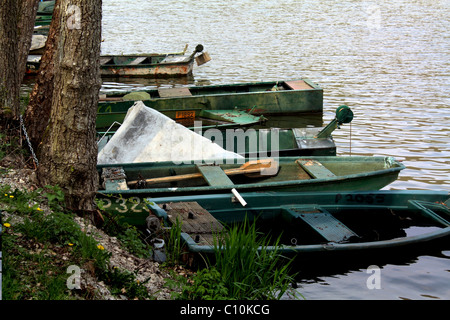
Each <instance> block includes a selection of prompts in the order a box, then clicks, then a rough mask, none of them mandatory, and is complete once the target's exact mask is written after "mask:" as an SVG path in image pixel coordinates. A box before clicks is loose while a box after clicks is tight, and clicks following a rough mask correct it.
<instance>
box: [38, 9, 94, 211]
mask: <svg viewBox="0 0 450 320" xmlns="http://www.w3.org/2000/svg"><path fill="white" fill-rule="evenodd" d="M55 10H56V9H55ZM58 10H59V13H60V17H59V37H58V39H57V42H56V51H55V56H54V59H53V61H54V79H53V82H54V88H53V96H52V105H51V114H50V120H49V123H48V126H47V128H46V130H45V134H44V137H43V144H42V150H41V153H40V155H41V156H40V159H39V160H40V163H39V167H38V171H37V172H38V179H39V181H40V184H41V185H58V186H59V187H61V188H62V190H63V191H64V193H65V198H66V205H67V206H68V207H69V208H72V209H75V210H92V209H94V208H95V206H94V201H93V200H94V197H95V193H96V191H97V189H98V174H97V169H96V164H97V143H96V130H95V121H96V115H97V104H98V93H99V90H100V86H101V78H100V43H101V15H102V14H101V10H102V0H61V1H60V7H59V9H58Z"/></svg>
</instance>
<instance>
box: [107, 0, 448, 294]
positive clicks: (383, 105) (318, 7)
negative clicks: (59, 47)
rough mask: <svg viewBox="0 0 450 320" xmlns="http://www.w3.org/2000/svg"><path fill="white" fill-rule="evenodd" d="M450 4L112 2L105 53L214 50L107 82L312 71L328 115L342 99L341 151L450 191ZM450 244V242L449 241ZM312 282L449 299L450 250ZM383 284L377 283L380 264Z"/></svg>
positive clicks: (126, 85) (206, 80) (321, 290)
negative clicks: (386, 160)
mask: <svg viewBox="0 0 450 320" xmlns="http://www.w3.org/2000/svg"><path fill="white" fill-rule="evenodd" d="M449 7H450V3H449V1H445V0H442V1H438V0H435V1H432V0H422V1H419V0H415V1H406V0H405V1H402V0H397V1H395V0H394V1H386V0H379V1H339V2H337V1H325V0H321V1H318V0H314V1H313V0H303V1H296V0H278V1H258V0H235V1H217V0H208V1H206V0H197V1H195V2H193V1H188V0H177V1H173V0H165V1H160V0H155V1H137V0H129V1H126V2H124V1H119V0H103V31H102V33H103V34H102V37H103V40H104V42H103V43H102V53H103V54H120V53H144V52H177V51H181V50H183V48H184V45H185V44H186V43H188V44H189V48H188V51H192V50H193V49H194V47H195V45H196V44H198V43H201V44H203V45H204V47H205V51H207V52H208V53H209V54H210V56H211V58H212V60H211V61H210V62H208V63H207V64H205V65H202V66H195V67H194V77H193V79H182V80H158V81H155V80H143V79H140V80H126V81H125V80H122V79H121V80H120V82H119V81H118V82H113V81H109V82H105V83H104V85H103V88H102V90H103V91H105V92H107V91H110V90H138V89H142V88H153V87H155V86H172V85H194V84H195V85H202V84H222V83H235V82H253V81H270V80H290V79H297V78H308V79H311V80H313V81H314V82H316V83H318V84H320V85H321V86H322V88H323V89H324V114H323V122H324V123H328V122H329V121H330V120H332V119H333V118H334V114H335V110H336V108H337V107H338V106H339V105H341V104H346V105H348V106H350V108H351V109H352V110H353V112H354V114H355V117H354V120H353V121H352V123H351V124H349V125H343V126H342V128H341V129H340V130H337V131H335V132H334V134H333V136H334V138H335V141H336V144H337V147H338V154H340V155H350V154H351V155H368V156H370V155H387V156H394V157H396V158H397V159H399V160H402V161H403V163H404V164H405V165H406V167H407V169H406V170H404V171H403V172H402V173H401V174H400V177H399V179H398V181H396V182H394V183H392V184H391V185H389V186H388V187H386V189H410V190H412V189H431V190H449V191H450V129H449V124H450V107H449V102H450V98H449V91H450V90H449V89H450V84H449V72H450V68H449V64H450V41H449V40H450V39H449V37H450V31H449V28H448V26H449V19H450V10H449ZM447 242H448V240H447ZM367 263H370V264H365V265H361V264H357V263H356V262H354V261H349V262H348V263H347V265H345V266H343V270H341V269H340V268H339V270H338V268H335V267H334V265H330V266H328V268H327V269H326V271H324V272H323V274H322V275H320V274H315V275H314V276H313V277H312V278H310V279H306V278H305V279H304V280H302V281H300V283H299V285H300V288H299V292H302V293H303V295H304V296H305V298H307V299H449V298H450V291H449V289H448V288H449V286H448V284H449V283H450V272H449V269H450V246H449V245H448V244H446V243H444V244H443V247H442V248H439V249H436V250H431V249H429V250H428V251H427V250H426V251H423V252H422V251H421V252H417V253H412V257H408V258H406V257H405V258H404V259H402V258H400V259H399V257H384V258H383V259H371V260H368V261H367ZM371 264H373V265H377V266H378V267H379V268H381V289H372V290H370V289H368V287H367V279H368V278H369V277H370V274H368V273H367V272H366V271H367V268H368V267H369V265H371Z"/></svg>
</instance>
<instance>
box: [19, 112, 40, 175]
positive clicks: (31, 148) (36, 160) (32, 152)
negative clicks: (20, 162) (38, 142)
mask: <svg viewBox="0 0 450 320" xmlns="http://www.w3.org/2000/svg"><path fill="white" fill-rule="evenodd" d="M20 125H21V126H22V130H23V133H24V134H25V138H26V139H27V142H28V147H29V148H30V151H31V154H32V155H33V159H34V162H36V165H37V166H39V161H38V159H37V157H36V154H35V153H34V150H33V147H32V146H31V142H30V138H29V137H28V133H27V129H26V128H25V124H24V123H23V118H22V115H20Z"/></svg>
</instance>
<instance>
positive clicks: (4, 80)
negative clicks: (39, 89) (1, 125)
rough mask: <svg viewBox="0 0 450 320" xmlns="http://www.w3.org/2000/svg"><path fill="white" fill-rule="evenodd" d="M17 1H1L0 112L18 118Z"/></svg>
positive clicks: (19, 79)
mask: <svg viewBox="0 0 450 320" xmlns="http://www.w3.org/2000/svg"><path fill="white" fill-rule="evenodd" d="M18 17H19V0H2V5H1V6H0V108H1V109H0V112H1V115H2V116H6V117H11V116H12V117H13V118H16V119H17V118H18V116H19V112H20V104H19V93H20V81H21V78H20V77H19V74H18V72H17V62H18V52H17V48H18V43H19V42H18V41H19V40H18V39H19V37H18V32H17V28H18Z"/></svg>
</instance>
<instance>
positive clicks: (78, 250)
mask: <svg viewBox="0 0 450 320" xmlns="http://www.w3.org/2000/svg"><path fill="white" fill-rule="evenodd" d="M44 205H45V206H46V207H50V208H51V212H44V210H43V209H42V208H41V207H43V206H44ZM0 209H1V210H2V211H3V212H6V213H9V214H11V216H10V218H6V219H5V218H4V219H3V220H2V224H3V233H2V237H1V239H2V243H1V245H2V256H3V275H2V282H3V291H2V293H3V299H5V300H25V299H27V300H28V299H29V300H70V299H93V298H96V296H95V292H92V291H90V289H89V288H83V289H69V288H68V286H67V281H68V278H69V277H70V275H71V274H70V273H68V268H69V266H78V267H79V268H80V269H81V270H83V271H84V272H89V273H91V275H92V276H93V277H96V278H97V279H98V280H99V281H103V282H104V283H105V284H107V285H108V286H109V287H110V288H111V291H112V293H113V294H122V295H123V294H124V292H126V296H127V297H128V298H130V299H133V298H138V299H149V298H151V297H150V296H149V294H148V292H147V290H146V288H145V287H144V286H143V284H139V283H137V282H136V280H135V276H134V275H133V274H131V273H129V272H127V271H122V270H119V269H113V268H110V267H109V259H110V253H109V252H107V250H104V248H103V247H102V246H101V245H100V244H99V243H97V241H96V240H95V239H94V238H92V237H91V236H90V235H88V234H86V233H85V232H84V231H82V230H81V228H80V226H79V225H78V224H77V223H76V222H75V221H74V219H73V218H74V215H73V213H71V212H69V211H67V210H65V209H64V195H63V193H62V192H61V190H60V189H59V188H57V187H47V188H45V189H39V190H36V191H33V192H22V191H19V190H11V188H10V187H9V186H4V185H0ZM13 216H14V219H12V217H13ZM134 232H135V230H134V229H130V231H126V232H125V233H124V237H126V236H130V235H132V234H134V235H135V233H134ZM131 239H132V240H133V239H135V238H133V236H131ZM141 244H142V243H141ZM128 245H129V244H128Z"/></svg>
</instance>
